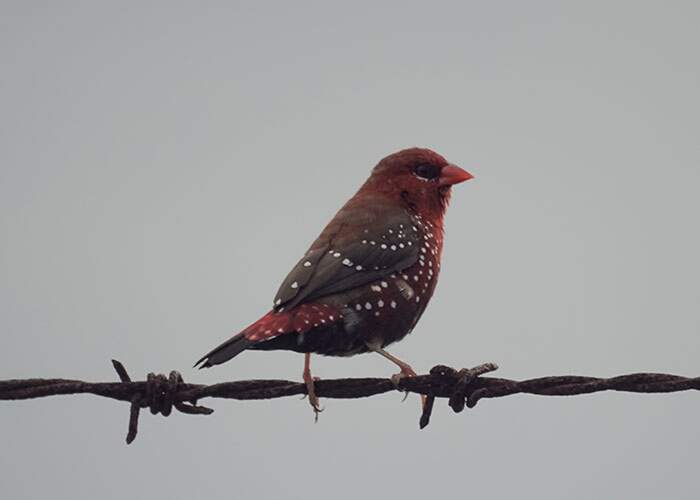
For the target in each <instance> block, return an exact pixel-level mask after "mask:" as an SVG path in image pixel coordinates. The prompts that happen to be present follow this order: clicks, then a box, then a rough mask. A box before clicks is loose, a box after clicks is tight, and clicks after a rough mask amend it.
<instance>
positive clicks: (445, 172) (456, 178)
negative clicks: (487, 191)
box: [438, 164, 474, 186]
mask: <svg viewBox="0 0 700 500" xmlns="http://www.w3.org/2000/svg"><path fill="white" fill-rule="evenodd" d="M473 178H474V176H473V175H472V174H470V173H469V172H467V171H466V170H464V169H461V168H459V167H458V166H457V165H452V164H448V165H445V166H444V167H442V170H441V171H440V178H439V179H438V184H439V185H440V186H452V185H453V184H459V183H460V182H464V181H468V180H469V179H473Z"/></svg>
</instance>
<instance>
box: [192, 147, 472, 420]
mask: <svg viewBox="0 0 700 500" xmlns="http://www.w3.org/2000/svg"><path fill="white" fill-rule="evenodd" d="M471 177H472V176H471V174H469V173H467V172H465V171H464V170H462V169H461V168H459V167H456V166H454V165H451V164H449V163H448V162H447V161H446V160H445V159H444V158H443V157H442V156H440V155H438V154H437V153H435V152H433V151H430V150H428V149H420V148H411V149H406V150H403V151H399V152H398V153H395V154H393V155H390V156H388V157H386V158H384V159H383V160H381V161H380V162H379V163H378V164H377V166H376V167H375V168H374V169H373V171H372V174H371V175H370V177H369V179H368V180H367V181H366V182H365V183H364V185H363V186H362V187H361V188H360V189H359V191H358V192H357V193H356V194H355V196H353V197H352V198H351V199H350V200H349V201H348V202H347V203H346V204H345V205H344V206H343V207H342V208H341V209H340V211H339V212H338V213H337V214H336V215H335V217H334V218H333V220H331V221H330V223H329V224H328V225H327V226H326V227H325V229H324V230H323V231H322V233H321V235H320V236H319V237H318V238H317V239H316V241H314V243H313V244H312V245H311V247H310V248H309V250H308V251H307V252H306V253H305V254H304V256H303V257H302V259H301V260H300V261H299V262H298V263H297V264H296V266H294V268H293V269H292V271H291V272H290V273H289V275H288V276H287V278H286V279H285V280H284V281H283V282H282V285H281V286H280V289H279V291H278V292H277V295H276V296H275V298H274V301H273V309H272V310H271V311H270V312H269V313H267V314H266V315H265V316H263V317H262V318H260V319H259V320H258V321H256V322H255V323H253V324H252V325H250V326H249V327H247V328H246V329H244V330H243V331H242V332H241V333H239V334H238V335H236V336H234V337H232V338H231V339H229V340H227V341H226V342H224V343H223V344H221V345H220V346H218V347H217V348H216V349H214V350H212V351H211V352H210V353H208V354H207V355H206V356H204V357H203V358H202V359H200V360H199V361H198V362H197V364H201V367H209V366H213V365H217V364H220V363H223V362H225V361H227V360H228V359H230V358H232V357H233V356H235V355H236V354H238V353H240V352H241V351H243V350H245V349H256V350H258V349H259V350H271V349H286V350H293V351H298V352H303V353H307V358H306V368H305V372H304V376H305V377H304V378H305V380H307V384H310V386H309V393H310V394H311V396H312V398H311V399H312V404H313V405H314V408H316V409H317V401H316V399H315V397H313V382H312V379H311V377H310V373H309V372H308V354H309V353H312V352H313V353H319V354H325V355H333V356H348V355H353V354H357V353H361V352H367V351H375V352H378V353H379V354H382V355H384V356H385V357H387V358H389V359H391V360H392V361H394V362H395V363H397V364H398V365H399V366H400V367H401V370H402V373H404V374H412V373H413V371H412V370H411V369H410V367H409V366H408V365H407V364H405V363H403V362H401V361H400V360H397V359H396V358H394V357H393V356H391V355H390V354H388V353H386V351H384V350H383V348H384V347H386V346H387V345H389V344H391V343H392V342H395V341H397V340H400V339H402V338H403V337H404V336H406V335H407V334H408V333H410V332H411V330H412V329H413V327H414V326H415V324H416V322H417V321H418V320H419V318H420V316H421V314H422V313H423V311H424V310H425V307H426V306H427V304H428V301H429V300H430V298H431V297H432V294H433V291H434V290H435V284H436V282H437V277H438V273H439V271H440V256H441V254H442V244H443V234H444V230H443V219H444V214H445V210H446V208H447V204H448V202H449V199H450V194H451V186H452V185H453V184H457V183H459V182H462V181H465V180H468V179H470V178H471Z"/></svg>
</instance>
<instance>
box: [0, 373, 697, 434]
mask: <svg viewBox="0 0 700 500" xmlns="http://www.w3.org/2000/svg"><path fill="white" fill-rule="evenodd" d="M112 365H113V366H114V369H115V370H116V371H117V374H118V375H119V379H120V382H83V381H81V380H65V379H24V380H5V381H0V400H20V399H33V398H41V397H46V396H57V395H62V394H95V395H97V396H102V397H106V398H111V399H117V400H119V401H128V402H129V403H130V404H131V410H130V417H129V430H128V434H127V437H126V442H127V443H131V442H132V441H133V440H134V439H135V438H136V433H137V431H138V419H139V413H140V410H141V408H149V409H150V411H151V413H152V414H154V415H156V414H158V413H160V414H162V415H163V416H168V415H170V413H171V412H172V409H173V407H174V408H175V409H176V410H178V411H180V412H181V413H187V414H194V415H209V414H211V413H213V411H214V410H212V409H211V408H207V407H205V406H200V405H198V404H197V401H198V400H200V399H203V398H224V399H239V400H253V399H273V398H281V397H285V396H294V395H300V394H306V385H305V384H303V383H299V382H292V381H289V380H241V381H236V382H222V383H219V384H213V385H201V384H188V383H186V382H184V381H183V379H182V376H181V375H180V374H179V373H178V372H176V371H172V372H170V375H169V376H167V377H166V376H165V375H156V374H154V373H149V374H148V376H147V378H146V381H143V382H133V381H132V380H131V378H130V377H129V375H128V373H127V371H126V369H125V368H124V366H123V365H122V364H121V363H120V362H119V361H116V360H112ZM497 368H498V367H497V366H496V365H495V364H494V363H484V364H482V365H479V366H477V367H474V368H469V369H467V368H465V369H462V370H455V369H454V368H450V367H448V366H442V365H438V366H435V367H434V368H433V369H431V370H430V373H429V374H427V375H419V376H416V377H410V378H403V379H401V380H399V381H398V382H396V381H395V380H392V379H390V378H345V379H333V380H319V381H317V382H316V383H315V389H316V394H317V395H318V396H319V397H325V398H336V399H355V398H364V397H369V396H374V395H376V394H383V393H385V392H390V391H395V390H399V391H404V392H409V393H416V394H424V395H426V396H427V397H426V400H425V405H424V406H423V412H422V415H421V417H420V428H421V429H422V428H424V427H425V426H427V425H428V423H429V422H430V416H431V413H432V410H433V406H434V403H435V398H447V399H448V404H449V406H450V407H451V408H452V410H453V411H454V412H455V413H459V412H461V411H462V410H464V408H465V406H466V407H468V408H473V407H474V406H476V404H477V403H478V402H479V401H480V400H481V399H485V398H499V397H503V396H508V395H510V394H520V393H523V394H537V395H541V396H573V395H576V394H589V393H592V392H601V391H624V392H637V393H647V394H648V393H666V392H678V391H687V390H698V389H700V377H695V378H687V377H681V376H678V375H669V374H664V373H634V374H630V375H621V376H618V377H612V378H596V377H581V376H574V375H565V376H555V377H541V378H535V379H530V380H521V381H518V380H509V379H503V378H496V377H484V376H482V375H483V374H485V373H489V372H492V371H494V370H496V369H497Z"/></svg>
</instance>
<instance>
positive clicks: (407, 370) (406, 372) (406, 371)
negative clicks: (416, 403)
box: [391, 363, 426, 408]
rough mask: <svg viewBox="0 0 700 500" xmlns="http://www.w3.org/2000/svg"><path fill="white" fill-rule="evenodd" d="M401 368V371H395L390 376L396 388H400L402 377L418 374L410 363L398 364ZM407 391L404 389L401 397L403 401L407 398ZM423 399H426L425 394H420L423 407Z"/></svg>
mask: <svg viewBox="0 0 700 500" xmlns="http://www.w3.org/2000/svg"><path fill="white" fill-rule="evenodd" d="M399 367H400V368H401V371H400V372H399V373H395V374H394V375H392V376H391V382H392V383H393V384H394V387H396V389H397V390H400V388H399V383H400V382H401V379H404V378H406V377H417V376H418V374H417V373H416V372H415V370H414V369H413V368H411V366H410V365H408V364H406V363H403V364H401V365H399ZM408 394H409V392H408V391H405V394H404V397H403V399H402V402H403V401H406V399H408ZM425 401H426V396H425V394H421V407H423V408H424V407H425Z"/></svg>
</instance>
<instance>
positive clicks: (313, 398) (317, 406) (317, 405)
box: [304, 373, 323, 422]
mask: <svg viewBox="0 0 700 500" xmlns="http://www.w3.org/2000/svg"><path fill="white" fill-rule="evenodd" d="M317 380H321V379H320V378H318V377H312V376H311V374H310V373H308V374H307V373H304V383H305V384H306V393H307V395H308V396H309V404H310V405H311V408H313V410H314V422H318V414H319V413H321V412H322V411H323V408H321V402H320V401H319V399H318V396H317V395H316V387H315V384H314V382H316V381H317Z"/></svg>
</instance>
